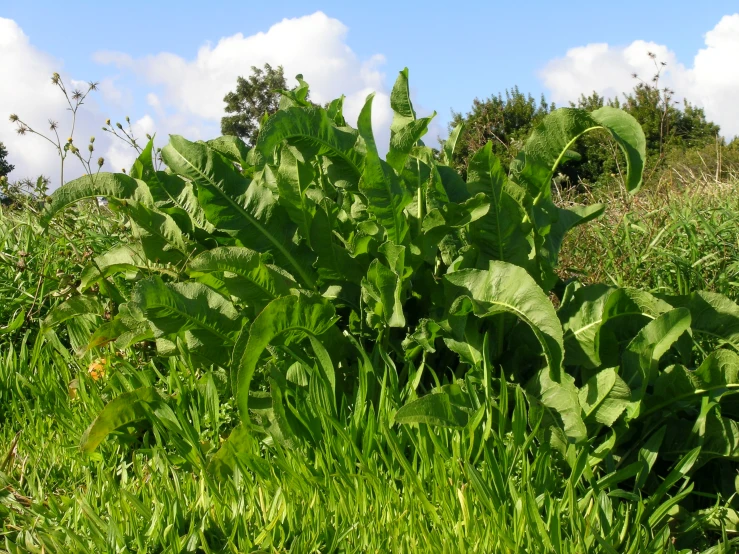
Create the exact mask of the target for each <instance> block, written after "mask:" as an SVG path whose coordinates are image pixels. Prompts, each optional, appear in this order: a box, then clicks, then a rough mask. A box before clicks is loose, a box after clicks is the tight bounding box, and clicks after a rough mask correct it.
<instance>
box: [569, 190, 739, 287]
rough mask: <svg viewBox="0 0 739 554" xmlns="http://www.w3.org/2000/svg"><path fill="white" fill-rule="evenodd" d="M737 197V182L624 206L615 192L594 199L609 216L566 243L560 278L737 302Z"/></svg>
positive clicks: (651, 195) (648, 195)
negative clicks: (704, 294) (700, 293)
mask: <svg viewBox="0 0 739 554" xmlns="http://www.w3.org/2000/svg"><path fill="white" fill-rule="evenodd" d="M738 191H739V181H736V180H734V181H728V182H709V183H706V182H696V181H693V182H688V183H687V186H686V185H685V184H683V185H680V186H669V187H661V188H659V189H656V190H652V189H649V190H645V191H644V192H642V193H641V194H640V195H638V196H636V197H634V198H631V199H626V201H625V200H624V197H623V196H622V195H619V194H617V193H614V192H613V191H605V190H601V191H596V192H595V198H596V199H597V201H599V202H604V203H605V204H606V205H607V206H608V208H607V210H606V212H605V214H604V216H603V217H602V218H601V219H598V220H595V221H593V222H591V223H589V224H588V225H585V226H582V227H578V228H576V229H574V230H573V231H572V233H571V234H570V235H568V236H567V238H566V239H565V242H564V244H563V249H562V255H561V266H560V267H561V269H562V273H563V275H565V276H567V277H576V278H578V279H580V280H583V281H587V282H592V283H609V284H613V285H615V286H628V287H640V288H645V289H648V290H652V291H654V292H660V293H667V294H688V293H690V292H691V291H694V290H709V291H713V292H717V293H720V294H723V295H725V296H727V297H729V298H731V299H732V300H734V301H736V300H739V234H738V233H737V221H739V196H737V192H738ZM565 196H568V197H571V198H572V199H573V200H579V201H582V196H580V195H576V194H572V193H570V194H565Z"/></svg>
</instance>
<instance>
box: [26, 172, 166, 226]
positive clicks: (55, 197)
mask: <svg viewBox="0 0 739 554" xmlns="http://www.w3.org/2000/svg"><path fill="white" fill-rule="evenodd" d="M98 196H104V197H106V198H114V199H118V200H134V201H137V202H140V203H142V204H146V205H147V206H151V205H153V204H154V200H153V198H152V197H151V193H150V192H149V188H148V187H147V186H146V183H144V182H143V181H138V180H136V179H134V178H132V177H129V176H128V175H126V174H124V173H98V174H97V175H95V176H93V177H90V176H89V175H85V176H83V177H80V178H79V179H75V180H73V181H69V182H68V183H66V184H65V185H64V186H62V187H60V188H58V189H56V190H55V191H54V192H52V193H51V201H50V202H49V203H48V204H47V205H46V207H45V208H44V212H43V214H42V215H41V219H40V222H41V224H42V225H43V226H47V225H48V224H49V222H50V221H51V219H52V218H53V217H54V216H55V215H56V214H57V213H58V212H60V211H61V210H63V209H64V208H66V207H67V206H69V205H71V204H74V203H75V202H78V201H80V200H83V199H85V198H96V197H98Z"/></svg>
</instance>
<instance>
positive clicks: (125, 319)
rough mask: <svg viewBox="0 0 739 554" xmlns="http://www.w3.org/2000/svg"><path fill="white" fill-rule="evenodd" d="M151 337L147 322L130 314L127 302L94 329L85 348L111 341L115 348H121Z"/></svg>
mask: <svg viewBox="0 0 739 554" xmlns="http://www.w3.org/2000/svg"><path fill="white" fill-rule="evenodd" d="M153 338H154V332H153V331H152V330H151V327H150V326H149V323H148V322H147V321H146V320H144V319H141V318H138V317H136V316H135V314H132V313H131V312H130V310H129V309H128V305H127V304H121V305H120V306H119V307H118V314H117V315H116V316H115V317H114V318H113V319H112V320H111V321H108V322H107V323H103V324H102V325H101V326H100V327H98V328H97V329H96V330H95V332H94V333H93V334H92V337H91V338H90V341H89V342H88V344H87V347H86V350H90V349H91V348H100V347H103V346H106V345H107V344H109V343H111V342H112V343H114V345H115V347H116V349H117V350H123V349H125V348H128V347H129V346H131V345H133V344H136V343H138V342H141V341H144V340H150V339H153Z"/></svg>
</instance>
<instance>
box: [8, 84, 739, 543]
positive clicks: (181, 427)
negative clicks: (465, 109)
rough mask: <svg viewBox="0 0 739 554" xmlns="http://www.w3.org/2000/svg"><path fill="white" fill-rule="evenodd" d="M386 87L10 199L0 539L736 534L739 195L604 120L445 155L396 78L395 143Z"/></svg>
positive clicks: (555, 114) (690, 537)
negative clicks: (593, 156)
mask: <svg viewBox="0 0 739 554" xmlns="http://www.w3.org/2000/svg"><path fill="white" fill-rule="evenodd" d="M372 101H373V98H372V96H370V97H368V99H367V102H366V104H365V106H364V109H363V110H362V112H361V114H360V117H359V121H358V125H357V127H358V128H357V129H354V128H352V127H351V126H349V125H348V124H347V122H346V121H345V120H344V117H343V112H342V107H343V105H342V104H343V99H342V98H340V99H337V100H335V101H334V102H331V103H330V104H328V105H327V106H325V107H321V106H316V105H314V104H312V103H311V102H310V101H309V100H308V85H307V83H305V82H304V81H303V80H302V78H299V81H298V86H297V87H295V88H294V89H292V90H289V91H283V92H282V95H281V98H280V102H279V109H278V110H277V111H276V112H275V113H274V114H272V115H270V116H269V117H268V118H266V119H265V120H264V121H263V122H261V126H260V129H259V133H258V134H257V135H256V138H255V139H254V143H253V145H252V146H251V147H249V146H247V144H246V143H244V142H243V141H242V140H241V139H239V138H237V137H233V136H231V137H229V136H224V137H221V138H219V139H215V140H212V141H207V142H190V141H188V140H186V139H185V138H183V137H179V136H172V137H170V138H169V141H168V143H167V144H166V145H165V146H163V147H162V148H161V150H159V149H158V148H157V147H156V146H155V144H154V140H153V139H151V140H149V142H148V143H147V144H146V146H145V147H143V148H140V155H139V157H138V159H137V161H136V162H135V164H134V165H133V167H132V168H131V169H130V170H129V171H126V172H124V173H101V172H98V171H94V169H93V167H91V165H90V163H89V159H88V166H87V170H88V173H87V175H85V176H84V177H82V178H80V179H77V180H74V181H72V182H69V183H67V184H66V185H64V186H63V187H61V188H60V189H58V190H56V191H54V192H53V193H52V194H51V195H50V196H46V194H45V192H43V190H42V189H39V191H38V194H35V195H30V196H24V195H17V196H16V197H15V198H16V200H15V201H14V202H13V203H12V204H11V205H9V206H3V207H2V211H0V299H2V302H0V376H1V378H0V445H2V447H3V450H2V451H0V516H1V517H2V527H1V528H0V549H5V550H6V551H8V552H13V553H16V552H91V553H92V552H281V551H292V552H314V551H315V552H334V551H338V552H366V551H373V552H386V551H392V552H405V551H416V550H417V551H432V552H436V551H438V552H467V551H469V552H501V553H503V552H505V553H514V552H554V553H557V554H563V553H580V552H607V553H612V552H634V553H642V552H655V553H657V552H705V553H719V552H734V551H736V546H737V544H739V537H737V531H738V530H739V529H737V526H738V525H739V513H738V512H737V511H736V510H737V509H739V506H738V505H737V499H736V496H737V490H739V489H738V486H739V485H737V473H736V470H737V463H736V461H737V459H739V426H738V425H737V418H739V404H737V401H736V391H737V390H739V354H737V349H739V306H737V304H735V303H734V300H735V299H737V298H739V294H738V292H737V289H736V287H737V284H738V281H737V278H736V274H737V272H739V263H738V262H739V260H737V259H736V257H737V255H736V251H737V249H736V243H737V237H738V236H739V235H738V234H737V232H736V224H735V221H736V218H735V215H736V214H737V211H738V209H739V208H738V207H737V205H736V202H735V201H734V200H732V198H734V194H733V192H734V191H735V187H736V186H737V183H736V182H735V181H733V180H732V179H731V178H726V177H725V176H724V175H718V178H714V179H706V178H704V177H705V176H704V177H701V178H696V179H692V178H691V177H690V176H689V177H687V178H684V180H683V181H680V182H678V183H674V182H673V183H672V184H667V183H666V182H665V181H664V180H660V182H661V183H662V184H661V186H659V187H657V186H646V185H644V175H645V173H644V170H645V167H647V169H648V167H649V166H648V162H649V158H648V144H647V139H646V137H645V135H644V132H643V131H642V127H641V125H640V124H639V122H638V121H637V120H636V119H635V118H634V117H633V116H632V115H629V114H628V113H627V112H625V111H623V110H621V109H619V108H617V107H615V106H607V105H606V106H599V107H598V108H597V109H595V110H591V111H588V110H585V109H580V108H575V107H571V108H564V109H559V110H555V111H551V112H549V113H547V114H546V115H545V116H543V117H542V118H541V121H540V122H539V123H538V125H537V126H535V127H534V128H533V129H532V131H531V133H530V134H529V135H528V137H527V138H526V140H525V141H524V142H523V143H522V144H521V147H520V149H519V150H518V151H517V153H516V155H515V156H514V157H513V158H512V159H509V160H506V161H505V162H501V160H500V159H499V158H498V157H497V156H496V155H495V153H494V146H493V143H492V142H486V143H485V144H483V145H481V147H480V148H479V149H477V150H476V151H475V152H474V153H471V154H470V155H469V159H468V160H467V161H466V163H465V168H464V171H458V169H457V168H455V165H456V164H457V163H458V158H457V155H458V154H457V147H458V142H459V141H461V140H462V138H461V137H463V136H465V135H464V125H460V126H458V127H456V128H455V129H454V130H453V131H452V133H450V137H449V139H448V140H447V141H445V142H444V143H443V144H442V145H441V148H440V149H439V150H435V149H432V148H430V147H428V146H426V145H424V143H423V140H422V137H423V136H424V135H425V134H426V131H427V128H428V124H429V120H430V119H429V118H418V117H417V116H416V113H415V111H414V110H413V106H412V103H411V100H410V95H409V85H408V72H407V70H404V71H402V72H400V74H399V76H398V79H397V81H396V83H395V86H394V88H393V91H392V95H391V106H392V109H393V112H394V118H393V122H392V126H391V139H390V148H389V151H388V154H387V156H385V159H382V158H381V156H380V155H379V154H378V151H377V146H376V144H375V140H374V134H373V129H372V126H371V110H372ZM108 125H109V124H108ZM119 129H121V130H122V126H121V127H119ZM593 130H595V131H596V132H597V133H599V134H600V135H599V136H600V137H601V138H603V136H605V137H608V140H609V141H611V142H610V144H612V145H613V147H614V148H615V149H616V155H617V156H618V157H617V158H616V159H617V160H618V163H619V167H620V168H621V174H620V178H619V179H618V181H617V185H618V186H611V187H606V186H602V187H593V188H591V189H587V190H585V191H583V190H582V189H578V188H574V187H571V188H568V189H566V190H563V189H562V188H561V186H560V183H561V181H560V180H557V175H558V173H559V170H560V168H562V167H566V165H567V163H569V162H577V161H578V159H579V158H578V157H577V156H576V155H575V154H574V153H573V151H572V148H573V147H574V146H575V145H577V144H582V143H583V142H582V141H585V140H591V139H589V138H587V137H588V136H590V135H589V134H586V133H589V131H593ZM126 136H128V135H126ZM593 136H595V134H594V135H593ZM91 144H92V142H91ZM133 144H134V145H135V144H136V143H135V141H133ZM460 144H461V143H460ZM63 148H64V146H63V145H61V144H60V149H63ZM92 151H93V149H92V148H91V149H90V154H92ZM72 153H73V154H75V153H74V152H72ZM463 175H464V177H463ZM553 182H554V185H553ZM42 185H43V184H42V183H41V184H39V185H38V186H39V187H42ZM100 198H105V199H106V202H100V201H99V199H100Z"/></svg>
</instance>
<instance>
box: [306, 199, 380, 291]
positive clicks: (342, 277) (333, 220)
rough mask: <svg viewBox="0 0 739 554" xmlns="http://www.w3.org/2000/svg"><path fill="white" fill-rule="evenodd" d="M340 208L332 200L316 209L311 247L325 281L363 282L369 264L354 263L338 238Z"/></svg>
mask: <svg viewBox="0 0 739 554" xmlns="http://www.w3.org/2000/svg"><path fill="white" fill-rule="evenodd" d="M338 212H339V208H338V206H336V204H335V203H334V202H333V201H332V200H331V199H330V198H324V199H323V200H321V202H320V203H319V204H318V206H317V207H316V213H315V215H314V217H313V221H312V222H311V227H310V243H311V247H312V249H313V251H314V252H315V253H316V255H317V256H318V259H317V260H316V266H317V268H318V274H319V276H320V277H321V278H322V279H323V280H324V281H348V282H350V283H357V282H359V281H361V279H362V277H363V274H362V269H363V267H364V268H366V267H367V266H366V264H362V263H359V262H358V260H356V259H353V258H352V257H351V255H350V254H349V251H348V250H347V249H346V248H345V247H344V246H343V245H341V244H340V242H339V241H338V240H337V237H336V230H337V229H338V227H339V223H338Z"/></svg>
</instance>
